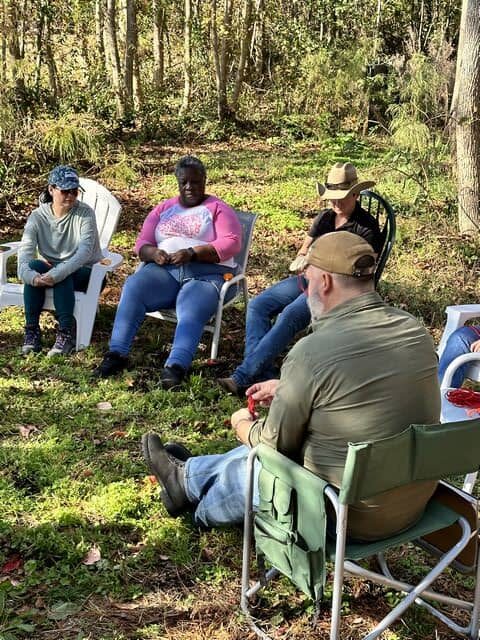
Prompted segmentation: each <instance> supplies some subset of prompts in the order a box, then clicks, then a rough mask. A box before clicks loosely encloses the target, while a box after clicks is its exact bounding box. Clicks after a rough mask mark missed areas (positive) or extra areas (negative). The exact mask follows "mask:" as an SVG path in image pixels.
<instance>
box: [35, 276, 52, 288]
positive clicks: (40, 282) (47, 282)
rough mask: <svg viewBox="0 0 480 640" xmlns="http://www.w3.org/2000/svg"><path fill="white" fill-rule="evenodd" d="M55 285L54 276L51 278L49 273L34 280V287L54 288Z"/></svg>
mask: <svg viewBox="0 0 480 640" xmlns="http://www.w3.org/2000/svg"><path fill="white" fill-rule="evenodd" d="M54 284H55V281H54V279H53V278H52V276H49V275H48V273H44V274H42V275H38V276H35V277H34V279H33V286H34V287H53V285H54Z"/></svg>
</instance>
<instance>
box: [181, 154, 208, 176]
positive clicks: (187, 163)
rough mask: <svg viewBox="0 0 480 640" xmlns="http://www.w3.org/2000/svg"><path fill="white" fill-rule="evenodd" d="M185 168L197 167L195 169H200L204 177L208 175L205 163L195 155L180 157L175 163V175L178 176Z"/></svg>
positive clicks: (199, 171)
mask: <svg viewBox="0 0 480 640" xmlns="http://www.w3.org/2000/svg"><path fill="white" fill-rule="evenodd" d="M185 169H195V171H198V173H200V175H202V176H203V177H204V178H206V177H207V170H206V169H205V165H204V164H203V162H202V161H201V160H199V159H198V158H196V157H195V156H183V157H182V158H180V160H179V161H178V162H177V164H176V165H175V176H176V177H177V178H178V175H179V173H180V172H181V171H185Z"/></svg>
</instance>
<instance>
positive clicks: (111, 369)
mask: <svg viewBox="0 0 480 640" xmlns="http://www.w3.org/2000/svg"><path fill="white" fill-rule="evenodd" d="M127 364H128V358H127V356H122V354H121V353H118V351H107V353H106V354H105V355H104V356H103V360H102V362H101V364H100V365H99V366H98V367H97V368H96V369H95V371H94V372H93V376H94V377H95V378H109V377H110V376H114V375H115V374H116V373H120V371H123V370H124V369H126V368H127Z"/></svg>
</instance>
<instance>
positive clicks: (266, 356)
mask: <svg viewBox="0 0 480 640" xmlns="http://www.w3.org/2000/svg"><path fill="white" fill-rule="evenodd" d="M302 280H303V278H302ZM300 284H301V281H300V280H299V278H298V277H297V276H292V277H290V278H286V279H285V280H281V281H280V282H277V284H274V285H273V286H272V287H269V288H268V289H266V290H265V291H263V292H262V293H261V294H260V295H258V296H257V297H256V298H253V300H251V301H250V302H249V304H248V308H247V321H246V335H245V352H244V358H243V362H242V363H241V364H240V365H239V366H238V367H237V368H236V369H235V371H234V372H233V374H232V378H233V379H234V380H235V382H236V383H237V384H238V385H240V386H248V385H250V384H253V383H254V382H259V381H261V380H268V379H269V378H273V377H276V372H275V370H274V362H275V358H276V357H277V356H278V355H280V354H281V353H282V352H283V351H285V350H286V348H287V347H288V345H289V343H290V342H291V341H292V340H293V338H294V337H295V335H296V334H297V333H298V332H299V331H302V330H303V329H306V328H307V327H308V325H309V323H310V309H309V308H308V303H307V297H306V295H305V294H304V293H303V292H302V288H301V286H300ZM302 285H303V286H306V283H305V281H303V282H302ZM275 316H277V318H276V320H275V323H274V324H273V325H272V319H273V318H274V317H275Z"/></svg>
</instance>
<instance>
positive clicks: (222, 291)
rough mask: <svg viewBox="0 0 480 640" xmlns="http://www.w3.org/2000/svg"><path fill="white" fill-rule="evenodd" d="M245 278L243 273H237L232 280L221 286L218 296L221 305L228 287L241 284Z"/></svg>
mask: <svg viewBox="0 0 480 640" xmlns="http://www.w3.org/2000/svg"><path fill="white" fill-rule="evenodd" d="M245 278H246V276H245V274H244V273H237V275H236V276H233V278H231V279H230V280H225V282H224V283H223V284H222V288H221V289H220V296H219V302H220V303H221V304H222V305H223V301H224V300H225V296H226V295H227V292H228V290H229V289H230V287H231V286H233V285H234V284H237V282H241V281H242V280H245Z"/></svg>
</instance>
